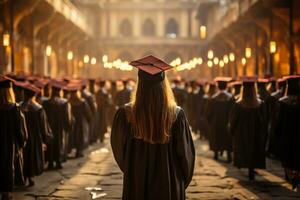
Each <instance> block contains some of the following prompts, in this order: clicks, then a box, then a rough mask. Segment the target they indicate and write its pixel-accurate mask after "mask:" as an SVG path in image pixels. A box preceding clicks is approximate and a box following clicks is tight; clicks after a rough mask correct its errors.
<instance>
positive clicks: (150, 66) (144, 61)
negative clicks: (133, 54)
mask: <svg viewBox="0 0 300 200" xmlns="http://www.w3.org/2000/svg"><path fill="white" fill-rule="evenodd" d="M129 64H130V65H131V66H134V67H136V68H138V69H139V70H142V71H144V72H146V73H148V74H151V75H155V74H158V73H161V72H164V71H166V70H168V69H171V68H173V67H172V66H171V65H169V64H168V63H166V62H164V61H162V60H161V59H159V58H156V57H154V56H152V55H149V56H146V57H144V58H141V59H138V60H135V61H131V62H130V63H129Z"/></svg>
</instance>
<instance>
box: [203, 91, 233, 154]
mask: <svg viewBox="0 0 300 200" xmlns="http://www.w3.org/2000/svg"><path fill="white" fill-rule="evenodd" d="M233 105H234V97H233V95H232V94H230V93H229V92H227V91H220V92H218V93H216V94H215V95H213V96H212V98H211V100H210V101H209V105H208V111H207V115H208V116H207V118H208V122H209V126H210V132H209V136H208V138H209V146H210V149H211V150H212V151H223V150H228V151H231V150H232V138H231V135H230V134H229V132H228V120H229V114H230V111H231V109H232V106H233Z"/></svg>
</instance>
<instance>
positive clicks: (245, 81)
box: [240, 76, 258, 85]
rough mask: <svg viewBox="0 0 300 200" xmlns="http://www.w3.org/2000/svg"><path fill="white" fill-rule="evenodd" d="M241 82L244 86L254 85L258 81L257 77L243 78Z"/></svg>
mask: <svg viewBox="0 0 300 200" xmlns="http://www.w3.org/2000/svg"><path fill="white" fill-rule="evenodd" d="M240 80H241V81H242V82H243V85H249V84H250V85H254V84H255V83H256V82H257V80H258V79H257V77H256V76H242V77H240Z"/></svg>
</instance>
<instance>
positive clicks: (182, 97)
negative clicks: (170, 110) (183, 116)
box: [173, 87, 187, 109]
mask: <svg viewBox="0 0 300 200" xmlns="http://www.w3.org/2000/svg"><path fill="white" fill-rule="evenodd" d="M173 93H174V97H175V99H176V102H177V104H178V105H179V106H180V107H182V108H184V109H185V108H186V103H187V92H186V91H185V90H184V89H181V88H178V87H175V88H173Z"/></svg>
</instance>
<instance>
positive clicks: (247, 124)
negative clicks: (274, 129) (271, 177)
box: [229, 102, 266, 168]
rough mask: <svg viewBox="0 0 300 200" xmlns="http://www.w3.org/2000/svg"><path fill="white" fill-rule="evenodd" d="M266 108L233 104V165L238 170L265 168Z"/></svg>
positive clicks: (231, 116) (231, 127)
mask: <svg viewBox="0 0 300 200" xmlns="http://www.w3.org/2000/svg"><path fill="white" fill-rule="evenodd" d="M265 117H266V107H265V104H264V103H262V102H260V103H259V104H258V105H257V106H255V107H249V106H245V105H242V104H241V103H235V104H234V106H233V109H232V111H231V114H230V119H229V132H230V134H231V135H232V138H233V164H234V166H236V167H238V168H265V137H266V118H265Z"/></svg>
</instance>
